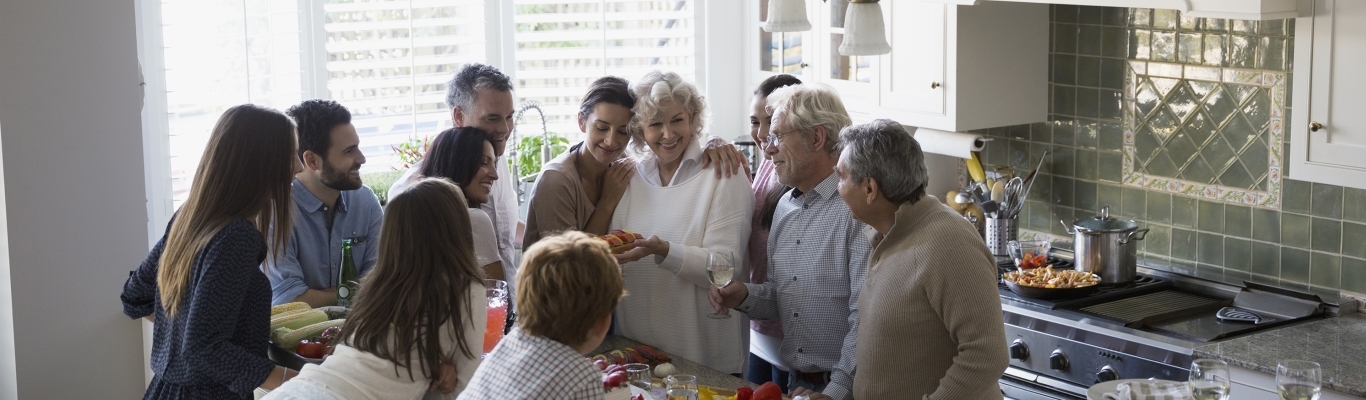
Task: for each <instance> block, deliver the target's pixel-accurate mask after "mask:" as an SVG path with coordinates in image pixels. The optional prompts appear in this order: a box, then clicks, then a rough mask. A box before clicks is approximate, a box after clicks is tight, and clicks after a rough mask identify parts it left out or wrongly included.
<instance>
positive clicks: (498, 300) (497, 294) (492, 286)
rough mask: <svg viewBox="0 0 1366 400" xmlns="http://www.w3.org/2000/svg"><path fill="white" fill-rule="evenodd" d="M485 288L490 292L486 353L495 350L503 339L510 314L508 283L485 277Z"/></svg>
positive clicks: (485, 338) (485, 329)
mask: <svg viewBox="0 0 1366 400" xmlns="http://www.w3.org/2000/svg"><path fill="white" fill-rule="evenodd" d="M484 289H485V292H486V293H487V294H488V296H487V297H488V324H487V326H485V328H484V354H488V353H491V352H493V348H494V346H497V345H498V341H499V340H502V339H503V328H504V325H506V324H507V316H508V283H507V282H504V281H500V280H497V279H485V280H484Z"/></svg>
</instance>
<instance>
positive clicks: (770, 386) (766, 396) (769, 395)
mask: <svg viewBox="0 0 1366 400" xmlns="http://www.w3.org/2000/svg"><path fill="white" fill-rule="evenodd" d="M782 398H783V391H782V389H778V384H776V383H773V382H766V383H764V384H763V385H759V389H758V390H755V391H754V397H751V398H750V399H751V400H782Z"/></svg>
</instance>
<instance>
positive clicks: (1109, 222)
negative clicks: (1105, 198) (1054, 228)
mask: <svg viewBox="0 0 1366 400" xmlns="http://www.w3.org/2000/svg"><path fill="white" fill-rule="evenodd" d="M1072 225H1073V226H1075V227H1076V228H1077V230H1080V231H1086V232H1096V233H1108V232H1129V231H1133V230H1135V229H1138V222H1135V221H1133V220H1127V221H1126V220H1120V219H1117V218H1115V217H1111V216H1110V206H1105V207H1101V209H1100V215H1097V216H1095V217H1092V218H1086V219H1079V220H1077V222H1074V223H1072Z"/></svg>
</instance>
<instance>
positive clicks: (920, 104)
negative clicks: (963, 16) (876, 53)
mask: <svg viewBox="0 0 1366 400" xmlns="http://www.w3.org/2000/svg"><path fill="white" fill-rule="evenodd" d="M882 4H884V5H883V15H884V16H885V17H886V18H887V31H888V32H887V36H888V37H889V38H890V39H891V43H892V52H891V53H890V54H887V55H885V56H883V57H884V58H886V59H887V60H888V68H885V69H884V70H883V73H882V78H883V84H882V85H881V87H882V98H883V99H884V101H883V107H884V108H887V109H889V110H895V111H908V112H914V113H922V114H927V115H936V116H942V115H945V110H944V101H945V93H947V91H946V89H945V87H944V84H945V83H946V82H945V79H944V78H945V77H944V67H945V64H946V63H947V58H946V57H945V55H946V54H945V52H946V50H947V46H948V44H949V42H948V41H947V40H945V39H946V38H945V34H946V32H947V26H948V25H947V24H948V10H947V7H951V6H945V5H943V4H933V3H918V2H909V1H887V2H882ZM1045 50H1046V49H1045Z"/></svg>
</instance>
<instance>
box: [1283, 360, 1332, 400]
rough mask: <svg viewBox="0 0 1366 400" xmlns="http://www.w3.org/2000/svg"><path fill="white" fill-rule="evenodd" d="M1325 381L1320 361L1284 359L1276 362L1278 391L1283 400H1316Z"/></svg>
mask: <svg viewBox="0 0 1366 400" xmlns="http://www.w3.org/2000/svg"><path fill="white" fill-rule="evenodd" d="M1322 382H1323V370H1322V369H1320V368H1319V363H1316V362H1313V361H1301V360H1282V361H1281V362H1279V363H1276V392H1278V393H1280V394H1281V399H1282V400H1316V399H1318V398H1319V390H1320V388H1321V385H1322Z"/></svg>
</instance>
